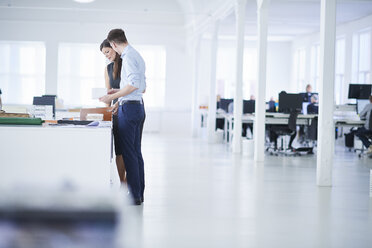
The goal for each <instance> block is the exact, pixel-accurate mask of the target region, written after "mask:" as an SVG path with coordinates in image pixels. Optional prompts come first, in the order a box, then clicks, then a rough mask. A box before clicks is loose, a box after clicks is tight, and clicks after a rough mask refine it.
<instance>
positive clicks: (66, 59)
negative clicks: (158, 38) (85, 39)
mask: <svg viewBox="0 0 372 248" xmlns="http://www.w3.org/2000/svg"><path fill="white" fill-rule="evenodd" d="M135 48H136V49H138V51H139V52H140V53H141V55H142V56H143V58H144V60H145V63H146V81H147V89H146V93H145V94H144V101H145V102H146V106H148V107H162V106H163V105H164V95H165V94H164V93H165V49H164V48H163V47H159V46H138V47H135ZM107 63H108V61H107V60H106V58H105V57H104V55H103V54H102V53H101V51H100V50H99V44H67V43H63V44H60V45H59V52H58V96H59V97H60V98H62V99H63V101H64V104H65V105H66V106H104V104H103V103H101V102H99V101H98V100H97V99H92V97H91V92H92V88H97V87H98V88H103V87H105V79H104V70H105V66H106V65H107ZM155 86H156V87H155Z"/></svg>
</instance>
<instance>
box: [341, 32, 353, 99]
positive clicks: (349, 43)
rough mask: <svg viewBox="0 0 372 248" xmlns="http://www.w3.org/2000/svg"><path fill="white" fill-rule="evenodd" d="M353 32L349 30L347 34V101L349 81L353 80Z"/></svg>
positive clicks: (344, 96)
mask: <svg viewBox="0 0 372 248" xmlns="http://www.w3.org/2000/svg"><path fill="white" fill-rule="evenodd" d="M352 51H353V33H352V32H348V33H346V35H345V66H344V70H345V74H344V81H343V87H342V89H343V94H342V95H343V99H342V101H343V102H344V103H345V102H347V100H348V91H349V87H348V86H349V83H350V82H352V61H353V53H352Z"/></svg>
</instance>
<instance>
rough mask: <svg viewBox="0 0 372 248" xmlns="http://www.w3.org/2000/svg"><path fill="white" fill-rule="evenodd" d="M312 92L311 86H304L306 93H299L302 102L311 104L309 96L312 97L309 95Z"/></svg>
mask: <svg viewBox="0 0 372 248" xmlns="http://www.w3.org/2000/svg"><path fill="white" fill-rule="evenodd" d="M312 90H313V88H312V87H311V84H308V85H306V92H305V93H301V95H302V97H303V101H304V102H311V96H312V95H313V93H311V92H312Z"/></svg>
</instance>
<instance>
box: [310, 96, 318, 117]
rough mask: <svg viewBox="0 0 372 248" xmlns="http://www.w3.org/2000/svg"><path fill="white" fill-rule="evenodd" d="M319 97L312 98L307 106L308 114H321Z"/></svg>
mask: <svg viewBox="0 0 372 248" xmlns="http://www.w3.org/2000/svg"><path fill="white" fill-rule="evenodd" d="M318 101H319V100H318V95H312V96H311V103H310V104H309V105H307V113H308V114H318V112H319V105H318Z"/></svg>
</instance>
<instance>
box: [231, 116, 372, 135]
mask: <svg viewBox="0 0 372 248" xmlns="http://www.w3.org/2000/svg"><path fill="white" fill-rule="evenodd" d="M317 116H318V115H314V114H309V115H301V114H300V115H298V116H297V122H296V124H297V125H310V124H311V120H312V119H314V118H315V117H317ZM224 117H225V128H224V137H225V139H226V141H227V142H229V141H230V140H231V135H232V132H233V127H232V123H233V122H234V116H233V115H232V114H225V115H224ZM254 118H255V117H254V114H244V115H243V116H242V123H254ZM288 118H289V114H283V113H266V119H265V123H266V124H270V125H286V124H288ZM364 123H365V121H364V120H359V119H357V118H356V117H354V118H352V117H347V116H346V117H342V116H335V117H334V124H335V127H362V126H363V125H364ZM227 135H229V137H228V136H227Z"/></svg>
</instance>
